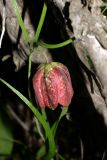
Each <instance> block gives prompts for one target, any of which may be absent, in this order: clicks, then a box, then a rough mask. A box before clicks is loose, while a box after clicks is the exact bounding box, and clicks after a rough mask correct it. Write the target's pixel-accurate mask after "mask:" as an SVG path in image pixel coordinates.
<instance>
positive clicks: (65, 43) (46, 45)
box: [39, 39, 73, 49]
mask: <svg viewBox="0 0 107 160" xmlns="http://www.w3.org/2000/svg"><path fill="white" fill-rule="evenodd" d="M70 43H73V40H72V39H68V40H66V41H64V42H61V43H58V44H47V43H44V42H42V41H40V43H39V45H41V46H42V47H44V48H48V49H56V48H61V47H65V46H66V45H69V44H70Z"/></svg>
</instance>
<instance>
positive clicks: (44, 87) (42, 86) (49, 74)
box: [33, 62, 73, 109]
mask: <svg viewBox="0 0 107 160" xmlns="http://www.w3.org/2000/svg"><path fill="white" fill-rule="evenodd" d="M33 88H34V93H35V99H36V101H37V103H38V104H39V106H40V107H41V108H45V107H49V108H51V109H55V108H56V107H57V106H58V104H61V105H62V106H65V107H68V106H69V104H70V103H71V99H72V97H73V88H72V84H71V78H70V74H69V71H68V69H67V67H66V66H65V65H63V64H62V63H59V62H51V63H47V64H42V65H40V66H39V68H38V70H37V72H36V73H35V75H34V77H33Z"/></svg>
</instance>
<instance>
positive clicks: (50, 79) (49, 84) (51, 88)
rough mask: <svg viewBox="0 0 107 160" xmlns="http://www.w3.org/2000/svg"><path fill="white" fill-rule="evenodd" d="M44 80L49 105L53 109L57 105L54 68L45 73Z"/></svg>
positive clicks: (56, 77) (56, 79)
mask: <svg viewBox="0 0 107 160" xmlns="http://www.w3.org/2000/svg"><path fill="white" fill-rule="evenodd" d="M45 81H46V88H47V93H48V98H49V101H50V107H51V108H53V109H55V108H56V107H57V106H58V86H57V81H58V75H57V73H56V72H55V70H54V69H52V70H50V72H49V74H47V75H46V78H45Z"/></svg>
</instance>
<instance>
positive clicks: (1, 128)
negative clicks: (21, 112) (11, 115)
mask: <svg viewBox="0 0 107 160" xmlns="http://www.w3.org/2000/svg"><path fill="white" fill-rule="evenodd" d="M2 114H3V113H0V155H10V154H11V152H12V149H13V141H12V140H13V134H12V129H11V127H10V125H9V124H8V122H7V121H6V120H7V119H6V117H5V118H4V117H3V116H2Z"/></svg>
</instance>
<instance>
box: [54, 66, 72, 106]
mask: <svg viewBox="0 0 107 160" xmlns="http://www.w3.org/2000/svg"><path fill="white" fill-rule="evenodd" d="M57 72H58V73H57V74H58V75H59V81H58V102H59V103H60V104H61V105H62V106H69V104H70V103H71V99H72V96H73V89H72V85H71V81H69V80H68V77H67V75H66V74H65V72H64V71H63V70H61V69H59V68H58V69H57ZM67 74H69V72H68V73H67Z"/></svg>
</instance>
